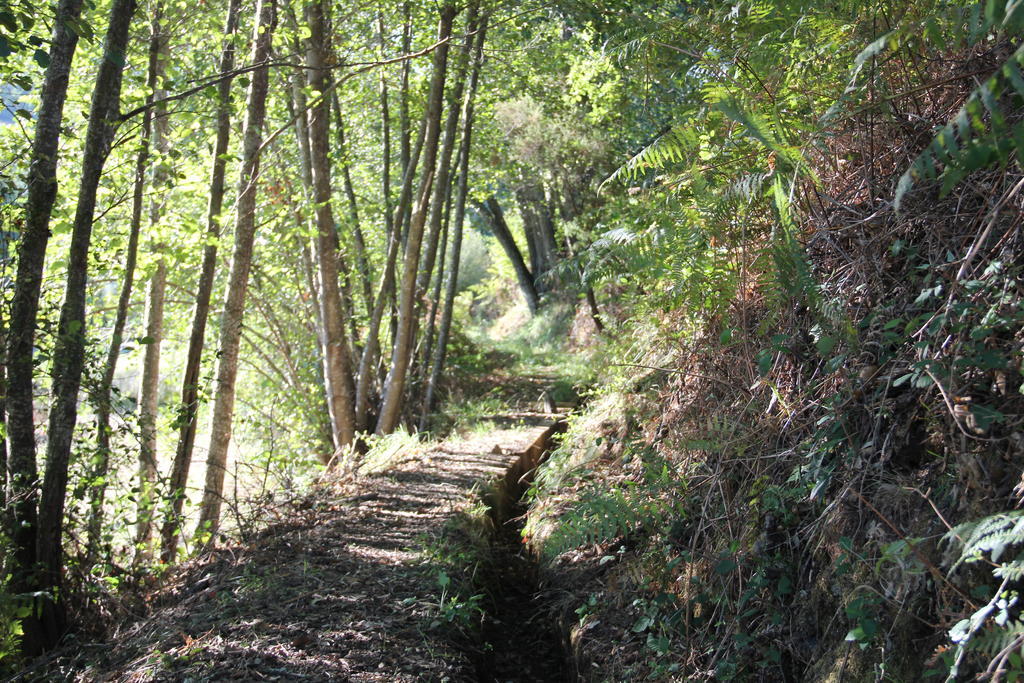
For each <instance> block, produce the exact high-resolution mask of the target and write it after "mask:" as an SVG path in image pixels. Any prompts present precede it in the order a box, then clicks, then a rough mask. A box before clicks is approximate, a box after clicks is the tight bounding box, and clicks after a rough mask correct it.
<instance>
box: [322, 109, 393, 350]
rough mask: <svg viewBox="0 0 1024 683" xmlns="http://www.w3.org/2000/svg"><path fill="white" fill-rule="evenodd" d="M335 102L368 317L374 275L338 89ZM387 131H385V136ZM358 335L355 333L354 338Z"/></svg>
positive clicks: (343, 171) (353, 236)
mask: <svg viewBox="0 0 1024 683" xmlns="http://www.w3.org/2000/svg"><path fill="white" fill-rule="evenodd" d="M331 99H332V100H333V102H334V117H335V118H334V120H335V124H336V125H337V129H338V130H337V136H338V151H339V152H340V153H341V155H342V159H343V162H344V163H342V165H341V174H342V175H341V177H342V181H343V183H344V187H345V196H346V197H347V198H348V212H349V217H350V219H351V220H352V243H353V245H354V246H355V250H356V269H357V270H358V271H359V279H360V283H361V289H362V292H363V305H364V307H365V308H366V317H367V318H369V317H370V316H371V315H373V275H372V273H371V272H370V264H369V262H368V261H367V259H366V239H365V237H364V236H363V227H362V225H361V223H360V221H359V203H358V201H357V199H356V191H355V187H354V186H353V184H352V173H351V171H350V167H351V165H352V162H351V160H350V159H349V157H348V149H347V145H346V144H345V128H344V125H343V124H344V121H343V120H342V116H341V101H340V100H339V99H338V91H337V90H334V91H333V92H332V93H331ZM386 135H387V133H386V132H385V136H386ZM355 339H356V337H355V336H354V335H353V337H352V340H353V341H355Z"/></svg>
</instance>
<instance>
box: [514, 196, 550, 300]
mask: <svg viewBox="0 0 1024 683" xmlns="http://www.w3.org/2000/svg"><path fill="white" fill-rule="evenodd" d="M515 194H516V201H517V203H518V204H519V213H520V215H521V216H522V218H523V232H524V233H525V234H526V241H527V243H528V245H529V248H530V267H531V270H532V271H533V278H534V280H533V281H534V286H535V288H536V289H537V291H538V292H541V293H543V292H546V291H548V289H550V283H548V282H547V280H546V279H545V276H546V275H547V273H548V272H549V271H550V270H551V269H552V268H554V266H555V264H556V263H557V262H558V246H557V245H556V244H555V226H554V222H553V221H552V218H551V211H550V210H549V208H548V205H547V201H546V199H545V197H544V188H543V187H541V185H540V184H539V183H538V182H537V181H535V180H533V179H530V178H527V179H524V180H523V181H522V182H521V183H520V185H519V187H517V188H516V193H515Z"/></svg>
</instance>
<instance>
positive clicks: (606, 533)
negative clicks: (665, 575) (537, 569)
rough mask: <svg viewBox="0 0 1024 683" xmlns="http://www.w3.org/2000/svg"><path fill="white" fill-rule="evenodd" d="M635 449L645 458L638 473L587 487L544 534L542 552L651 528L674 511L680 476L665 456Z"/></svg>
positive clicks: (681, 486)
mask: <svg viewBox="0 0 1024 683" xmlns="http://www.w3.org/2000/svg"><path fill="white" fill-rule="evenodd" d="M638 455H639V456H640V457H643V458H644V468H643V477H642V479H641V480H640V481H632V480H625V481H623V482H622V483H621V484H620V485H617V486H611V487H608V486H605V485H599V486H588V487H586V488H585V489H584V490H583V491H582V492H580V494H579V495H578V496H577V499H576V501H575V503H574V505H573V506H572V508H571V509H569V510H568V511H566V512H565V513H564V514H563V515H562V516H561V517H559V518H558V520H557V525H556V526H555V528H554V530H553V531H552V532H551V534H550V535H548V536H547V537H546V538H545V539H544V541H543V545H542V551H543V553H544V555H545V556H546V557H549V558H551V557H555V556H557V555H560V554H561V553H564V552H565V551H567V550H571V549H573V548H578V547H580V546H584V545H592V544H596V543H607V542H609V541H613V540H615V539H618V538H621V537H630V536H636V535H642V534H644V533H645V532H647V533H651V532H654V531H655V530H656V529H660V528H661V527H663V526H664V525H665V523H666V522H667V521H668V520H670V519H674V518H676V517H678V515H679V514H680V513H681V509H682V508H681V506H682V501H681V500H680V497H681V493H682V492H683V491H684V490H685V484H684V482H683V481H682V480H680V478H679V477H678V475H677V474H676V473H675V471H674V470H673V468H672V466H671V465H670V464H669V463H668V462H667V461H665V460H663V459H661V458H658V457H656V456H654V455H653V454H651V453H644V452H643V450H638Z"/></svg>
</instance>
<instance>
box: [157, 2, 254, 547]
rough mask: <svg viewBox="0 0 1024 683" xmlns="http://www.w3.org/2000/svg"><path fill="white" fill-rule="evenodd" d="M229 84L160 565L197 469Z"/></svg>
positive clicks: (232, 6)
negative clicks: (202, 372)
mask: <svg viewBox="0 0 1024 683" xmlns="http://www.w3.org/2000/svg"><path fill="white" fill-rule="evenodd" d="M240 6H241V0H229V2H228V8H227V18H226V19H225V21H224V42H223V47H222V48H221V54H220V63H219V70H220V73H222V74H229V73H231V72H232V71H233V69H234V67H235V41H234V36H235V34H236V33H238V13H239V7H240ZM232 81H233V79H232V78H230V77H229V78H225V79H224V80H222V81H221V82H220V84H219V85H218V86H217V137H216V140H215V142H214V146H213V160H212V168H211V170H210V198H209V202H208V204H207V209H206V236H207V239H206V245H205V246H204V247H203V261H202V265H201V267H200V274H199V283H198V286H197V288H196V303H195V308H194V310H193V313H192V328H191V332H190V334H189V340H188V354H187V356H186V360H185V374H184V376H183V378H182V380H181V400H180V402H179V404H178V415H177V419H176V422H177V424H178V425H179V427H178V445H177V448H176V449H175V451H174V461H173V463H172V464H171V471H170V475H169V476H168V478H167V479H168V494H167V495H168V498H169V505H168V510H167V512H166V515H165V518H164V523H163V527H162V528H161V531H160V537H161V541H160V559H161V560H162V561H163V562H170V561H171V560H172V559H173V558H174V556H175V554H176V552H177V547H178V537H179V534H180V531H181V522H182V518H181V511H182V506H183V504H184V500H185V482H186V481H188V472H189V469H190V467H191V464H192V448H193V446H194V445H195V439H196V426H197V425H196V416H197V414H198V412H199V371H200V365H201V363H202V357H203V346H204V340H205V337H206V322H207V320H208V319H209V317H210V299H211V297H212V296H213V283H214V277H215V275H216V269H217V238H218V237H219V236H220V213H221V209H222V208H223V206H224V187H225V183H224V179H225V172H226V170H227V158H226V154H227V150H228V139H229V138H230V136H231V114H232V107H231V83H232Z"/></svg>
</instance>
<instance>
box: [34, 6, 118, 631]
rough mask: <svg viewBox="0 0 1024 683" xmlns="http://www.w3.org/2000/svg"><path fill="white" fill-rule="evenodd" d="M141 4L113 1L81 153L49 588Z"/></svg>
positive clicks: (61, 350)
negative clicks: (99, 224) (97, 238)
mask: <svg viewBox="0 0 1024 683" xmlns="http://www.w3.org/2000/svg"><path fill="white" fill-rule="evenodd" d="M135 8H136V0H114V3H113V5H112V7H111V9H110V23H109V24H108V27H107V34H106V38H105V40H104V44H103V59H102V61H101V62H100V66H99V70H98V72H97V74H96V86H95V88H94V90H93V97H92V103H91V105H90V109H89V127H88V130H87V131H86V136H85V147H84V150H83V157H82V180H81V184H80V186H79V190H78V206H77V208H76V210H75V220H74V223H73V224H72V228H71V248H70V251H69V253H68V276H67V283H66V285H65V289H64V304H63V305H62V306H61V312H60V322H59V324H58V327H57V341H56V345H55V347H54V352H53V371H52V374H53V385H52V387H53V388H52V392H53V403H52V407H51V409H50V422H49V430H48V433H47V444H46V473H45V475H44V477H43V488H42V496H41V498H40V503H39V536H38V538H37V540H36V544H37V545H36V562H37V564H38V566H39V570H40V577H39V582H38V583H39V587H40V588H41V589H44V590H48V589H51V588H59V587H60V584H61V569H62V564H63V562H62V559H63V554H62V546H61V540H62V538H61V537H62V530H63V522H64V499H65V497H66V493H67V483H68V460H69V457H70V455H71V440H72V436H73V433H74V429H75V422H76V419H77V417H78V390H79V387H80V385H81V379H82V367H83V364H84V361H85V295H86V285H87V281H88V266H89V260H88V259H89V243H90V241H91V238H92V226H93V216H94V215H95V212H96V191H97V189H98V187H99V182H100V176H101V174H102V173H103V165H104V163H105V162H106V159H107V155H108V154H109V153H110V145H111V143H112V141H113V139H114V132H115V130H116V128H117V122H118V118H119V116H118V114H119V106H120V101H121V81H122V76H123V73H124V64H125V61H126V60H125V57H126V52H127V44H128V29H129V27H130V26H131V20H132V16H133V15H134V14H135ZM52 607H53V609H49V610H48V609H44V610H43V612H42V619H41V622H42V626H43V633H42V638H43V646H44V647H50V646H52V645H55V644H56V642H57V638H58V637H59V635H60V633H61V631H62V630H63V627H64V614H63V607H62V605H60V604H59V603H57V604H54V605H52Z"/></svg>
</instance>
